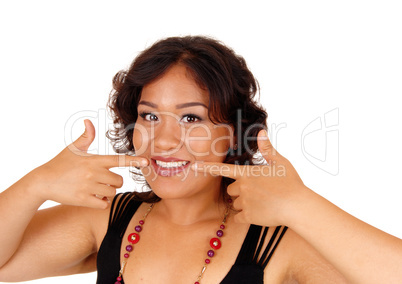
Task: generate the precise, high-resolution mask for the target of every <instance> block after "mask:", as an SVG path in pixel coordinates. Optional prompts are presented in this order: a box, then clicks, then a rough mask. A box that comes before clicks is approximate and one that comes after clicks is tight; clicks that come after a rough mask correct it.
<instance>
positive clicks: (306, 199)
mask: <svg viewBox="0 0 402 284" xmlns="http://www.w3.org/2000/svg"><path fill="white" fill-rule="evenodd" d="M114 89H115V91H114V92H113V93H112V96H111V100H110V103H109V105H110V108H111V110H112V112H113V114H114V123H115V129H114V130H113V131H111V132H110V133H109V137H110V138H111V139H112V142H113V143H114V146H115V149H116V150H117V152H119V153H128V154H135V157H133V156H121V155H119V156H96V155H89V154H87V153H86V150H87V149H88V147H89V145H90V144H91V143H92V141H93V139H94V137H95V131H94V127H93V125H92V124H91V123H90V122H89V121H85V126H86V130H85V133H84V134H83V135H82V136H81V137H80V138H79V139H77V141H75V142H74V143H73V144H71V145H70V146H68V147H67V148H66V149H64V150H63V151H62V152H61V153H60V154H59V155H58V156H56V157H55V158H54V159H53V160H51V161H49V162H48V163H46V164H45V165H43V166H41V167H39V168H37V169H35V170H33V171H32V172H30V173H29V174H27V175H26V176H25V177H23V178H22V179H21V180H20V181H18V182H17V183H16V184H14V185H13V186H11V187H10V188H9V189H7V190H6V191H4V192H3V193H1V196H0V216H1V218H0V226H1V228H2V229H3V232H4V231H6V232H7V234H2V235H1V236H0V238H1V239H0V240H1V252H0V266H1V269H0V280H1V281H23V280H27V279H35V278H40V277H46V276H54V275H67V274H74V273H83V272H89V271H94V270H95V269H97V270H98V283H139V282H143V283H294V282H299V283H348V282H351V283H381V282H382V283H395V282H396V281H397V280H396V279H399V278H400V277H398V276H401V271H400V269H399V267H400V263H401V255H402V248H401V242H400V240H399V239H397V238H394V237H392V236H390V235H387V234H385V233H383V232H380V231H378V230H376V229H374V228H372V227H370V226H368V225H366V224H364V223H363V222H361V221H358V220H356V219H354V218H353V217H351V216H349V215H347V214H346V213H345V212H343V211H341V210H340V209H338V208H336V207H335V206H333V205H332V204H330V203H329V202H328V201H326V200H325V199H323V198H322V197H320V196H318V195H316V194H315V193H314V192H313V191H311V190H310V189H308V188H307V187H305V186H304V184H303V182H302V181H301V179H300V177H299V176H298V174H297V172H296V171H295V169H294V168H293V167H292V165H291V164H290V163H289V161H287V160H286V159H285V158H284V157H282V156H281V155H280V154H279V153H277V152H276V151H275V149H273V147H272V145H271V144H270V142H269V140H268V137H267V135H266V131H265V130H264V129H266V113H265V111H264V110H263V109H262V108H261V107H259V106H258V105H257V104H256V103H255V102H254V101H253V98H254V95H255V93H256V90H257V84H256V82H255V79H254V78H253V76H252V74H251V73H250V71H249V70H248V69H247V66H246V64H245V62H244V60H243V59H242V58H241V57H239V56H237V55H236V54H235V53H234V52H233V51H232V50H230V49H229V48H227V47H225V46H224V45H222V44H221V43H219V42H217V41H215V40H212V39H209V38H205V37H183V38H168V39H165V40H162V41H160V42H157V43H156V44H154V45H153V46H151V47H150V48H148V49H147V50H145V51H144V52H142V53H141V54H140V55H139V56H138V57H137V58H136V59H135V60H134V62H133V64H132V65H131V67H130V68H129V70H128V71H127V72H125V71H123V72H119V73H118V74H117V75H116V76H115V78H114ZM258 150H259V152H260V153H261V155H262V156H263V158H264V159H265V160H266V161H267V162H268V164H265V165H264V164H263V163H262V162H261V161H258V159H255V158H256V155H255V154H256V153H257V152H258ZM257 156H258V155H257ZM257 158H258V157H257ZM122 165H124V166H135V167H137V168H139V169H141V172H142V174H143V175H144V177H145V179H146V186H149V188H150V189H151V191H150V192H147V193H137V194H133V193H127V194H123V195H117V196H115V193H116V188H119V187H121V186H122V178H121V177H120V176H118V175H116V174H114V173H112V172H110V171H109V169H110V168H112V167H116V166H122ZM137 174H139V173H138V172H137ZM45 200H54V201H57V202H59V203H61V204H63V205H61V206H57V207H53V208H50V209H46V210H40V211H38V208H39V206H40V205H41V204H42V203H43V202H44V201H45ZM111 200H113V201H112V202H110V201H111ZM10 212H13V214H9V213H10ZM317 212H319V214H317ZM250 224H254V225H250ZM283 225H286V226H287V227H289V229H287V227H284V226H283ZM268 227H270V228H269V229H267V228H268ZM380 248H381V251H379V249H380ZM38 256H40V257H39V258H38ZM373 257H375V259H374V260H373ZM379 267H381V269H382V270H381V273H376V269H379ZM384 267H386V269H385V268H384ZM21 268H23V269H21Z"/></svg>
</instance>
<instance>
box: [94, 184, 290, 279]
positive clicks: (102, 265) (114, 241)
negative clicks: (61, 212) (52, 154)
mask: <svg viewBox="0 0 402 284" xmlns="http://www.w3.org/2000/svg"><path fill="white" fill-rule="evenodd" d="M117 196H121V198H120V199H119V200H118V201H117V202H116V200H117ZM117 196H116V197H115V198H114V199H113V202H112V208H111V211H110V212H111V213H110V217H109V225H108V230H107V232H106V235H105V238H104V239H103V241H102V244H101V246H100V248H99V252H98V257H97V270H98V279H97V281H96V283H97V284H113V283H115V282H116V278H117V276H118V275H119V271H120V250H121V245H122V239H123V236H124V233H125V232H126V229H127V226H128V224H129V223H130V220H131V218H132V217H133V215H134V213H135V212H136V211H137V209H138V207H139V206H140V205H141V202H140V201H137V200H135V199H134V195H133V194H132V193H131V192H127V193H123V194H119V195H117ZM268 229H269V228H268V227H264V228H262V227H261V226H256V225H250V228H249V230H248V232H247V235H246V238H245V239H244V242H243V245H242V247H241V249H240V252H239V254H238V256H237V259H236V261H235V263H234V265H233V266H232V268H231V269H230V271H229V273H228V274H227V275H226V277H225V278H224V279H223V280H222V282H221V284H242V283H244V284H260V283H261V284H262V283H264V269H265V267H266V266H267V264H268V262H269V260H270V259H271V257H272V255H273V254H274V252H275V249H276V247H277V246H278V244H279V242H280V240H281V239H282V237H283V235H284V234H285V232H286V230H287V227H282V226H281V227H276V228H275V231H274V233H273V235H272V237H271V239H270V240H269V242H268V244H267V246H266V247H265V248H264V250H263V253H262V254H261V256H260V257H258V256H259V255H260V253H261V251H262V249H263V243H264V240H265V238H266V235H267V233H268ZM261 232H262V234H261ZM260 236H261V237H260ZM121 283H124V281H122V282H121Z"/></svg>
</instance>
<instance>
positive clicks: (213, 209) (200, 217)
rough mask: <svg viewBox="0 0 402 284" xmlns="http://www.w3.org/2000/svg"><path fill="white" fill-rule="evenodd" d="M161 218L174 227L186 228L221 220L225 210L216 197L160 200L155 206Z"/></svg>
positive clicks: (221, 202)
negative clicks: (203, 222) (199, 223)
mask: <svg viewBox="0 0 402 284" xmlns="http://www.w3.org/2000/svg"><path fill="white" fill-rule="evenodd" d="M155 209H156V210H155V211H157V212H158V215H159V214H160V216H161V218H163V219H165V220H166V221H168V222H170V223H173V224H175V225H181V226H188V225H192V224H196V223H198V222H202V221H206V220H211V219H221V218H222V216H223V215H224V212H225V210H226V206H225V204H224V201H223V200H220V198H219V195H217V196H201V197H198V198H196V197H193V198H187V199H162V200H161V201H160V202H158V204H156V206H155Z"/></svg>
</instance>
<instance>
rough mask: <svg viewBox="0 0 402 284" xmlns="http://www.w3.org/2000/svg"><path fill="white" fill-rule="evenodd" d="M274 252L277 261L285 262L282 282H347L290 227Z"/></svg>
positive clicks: (332, 283) (333, 283)
mask: <svg viewBox="0 0 402 284" xmlns="http://www.w3.org/2000/svg"><path fill="white" fill-rule="evenodd" d="M275 254H276V257H277V258H278V262H285V263H283V267H286V269H284V271H285V273H284V275H283V277H284V278H283V279H284V281H283V282H284V283H312V284H314V283H317V284H318V283H327V284H335V283H337V284H339V283H347V282H346V280H345V279H344V277H343V276H342V275H341V274H340V273H339V272H338V271H337V270H336V269H335V268H334V267H333V266H332V265H331V264H330V263H329V262H328V261H326V260H325V259H324V258H323V257H322V256H321V255H320V253H318V251H317V250H316V249H314V247H313V246H312V245H310V244H309V243H308V242H306V241H305V240H304V239H303V238H302V237H300V236H299V235H298V234H297V233H296V232H294V231H293V230H291V229H288V230H287V232H286V234H285V236H284V237H283V239H282V241H281V244H280V245H279V246H278V251H277V252H276V253H275Z"/></svg>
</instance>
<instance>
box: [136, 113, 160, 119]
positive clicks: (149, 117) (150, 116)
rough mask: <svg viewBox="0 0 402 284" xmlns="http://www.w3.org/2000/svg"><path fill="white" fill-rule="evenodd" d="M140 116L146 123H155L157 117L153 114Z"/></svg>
mask: <svg viewBox="0 0 402 284" xmlns="http://www.w3.org/2000/svg"><path fill="white" fill-rule="evenodd" d="M140 116H141V117H142V118H143V119H144V120H146V121H157V120H158V117H157V116H156V115H155V114H153V113H145V112H144V113H141V114H140Z"/></svg>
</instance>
